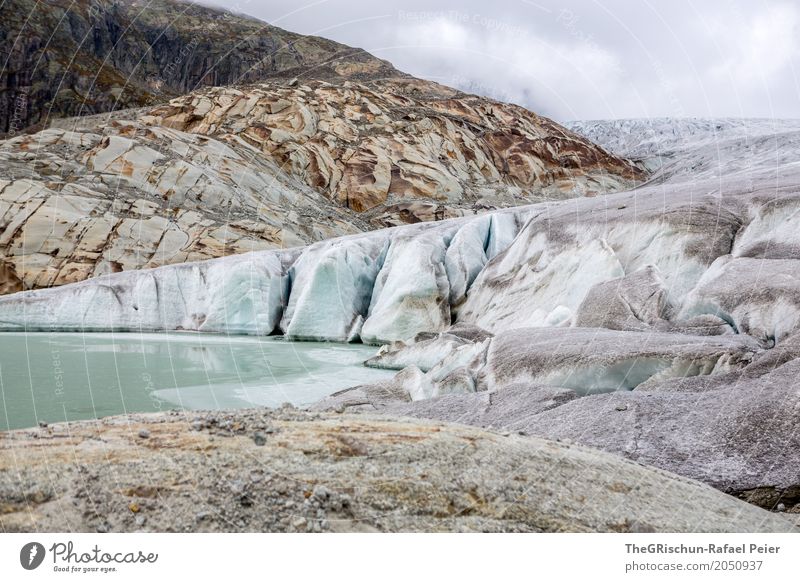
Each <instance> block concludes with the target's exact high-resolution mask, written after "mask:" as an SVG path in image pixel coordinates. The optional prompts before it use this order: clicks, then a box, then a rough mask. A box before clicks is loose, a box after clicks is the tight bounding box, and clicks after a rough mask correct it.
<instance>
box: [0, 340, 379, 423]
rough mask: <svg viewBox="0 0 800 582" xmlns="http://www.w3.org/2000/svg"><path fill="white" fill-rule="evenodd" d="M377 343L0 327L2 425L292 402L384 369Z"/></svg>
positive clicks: (365, 379)
mask: <svg viewBox="0 0 800 582" xmlns="http://www.w3.org/2000/svg"><path fill="white" fill-rule="evenodd" d="M374 351H375V349H374V348H370V347H367V346H362V345H343V344H317V343H302V342H285V341H282V340H280V339H279V338H257V337H244V336H232V337H228V336H216V335H209V334H192V333H170V334H136V333H129V334H106V333H102V334H99V333H98V334H78V333H29V334H25V333H2V334H0V395H1V396H2V399H0V430H6V429H8V428H20V427H26V426H33V425H35V424H36V423H37V422H38V421H47V422H56V421H63V420H77V419H85V418H99V417H102V416H107V415H110V414H118V413H123V412H152V411H158V410H166V409H170V408H238V407H245V406H254V405H255V406H278V405H280V404H282V403H283V402H291V403H292V404H295V405H297V406H302V405H306V404H310V403H311V402H314V401H316V400H318V399H319V398H321V397H323V396H325V395H327V394H330V393H332V392H335V391H337V390H340V389H342V388H346V387H348V386H353V385H356V384H360V383H363V382H371V381H376V380H379V379H383V378H387V377H389V376H391V372H387V371H383V370H373V369H369V368H364V367H363V366H361V362H363V360H365V359H366V358H368V357H369V356H371V355H372V354H373V353H374Z"/></svg>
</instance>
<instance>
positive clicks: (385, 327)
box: [361, 229, 454, 344]
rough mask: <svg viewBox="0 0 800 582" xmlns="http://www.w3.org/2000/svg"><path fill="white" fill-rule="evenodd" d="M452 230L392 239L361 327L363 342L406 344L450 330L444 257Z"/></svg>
mask: <svg viewBox="0 0 800 582" xmlns="http://www.w3.org/2000/svg"><path fill="white" fill-rule="evenodd" d="M453 230H454V229H448V230H445V231H444V232H439V231H434V232H432V233H431V232H426V233H424V234H420V235H416V236H403V237H396V238H395V239H394V240H392V242H391V245H390V246H389V251H388V253H387V255H386V260H385V262H384V268H383V269H381V272H380V273H379V274H378V280H377V281H376V282H375V288H374V290H373V294H372V302H371V305H370V308H369V313H368V316H367V319H366V321H364V325H363V327H362V328H361V339H362V340H363V341H364V343H376V344H378V343H385V342H388V341H392V340H398V339H399V340H403V339H408V338H412V337H414V336H415V335H416V334H417V333H419V332H422V331H440V330H444V329H446V328H447V327H448V326H449V325H450V302H449V300H448V298H449V296H450V284H449V282H448V280H447V271H446V269H445V263H444V257H445V253H446V251H447V245H448V244H449V242H450V238H451V237H452V236H453V234H454V233H453Z"/></svg>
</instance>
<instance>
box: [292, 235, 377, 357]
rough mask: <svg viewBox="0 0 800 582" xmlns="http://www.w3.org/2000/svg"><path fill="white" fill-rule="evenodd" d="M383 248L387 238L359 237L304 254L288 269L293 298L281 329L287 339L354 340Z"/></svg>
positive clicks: (313, 248) (370, 292)
mask: <svg viewBox="0 0 800 582" xmlns="http://www.w3.org/2000/svg"><path fill="white" fill-rule="evenodd" d="M388 245H389V240H388V237H358V238H355V239H344V240H341V241H333V242H331V243H329V244H328V243H323V244H317V245H314V246H312V247H310V248H309V249H308V250H306V251H305V252H304V253H303V254H302V255H301V256H300V258H299V259H298V260H297V262H296V263H295V264H294V265H292V267H291V268H290V269H289V276H290V278H291V280H292V292H291V296H290V298H289V304H288V305H287V307H286V311H285V313H284V314H283V321H282V323H281V327H282V328H283V329H284V331H285V333H286V335H287V336H288V337H289V338H290V339H301V340H323V339H324V340H331V341H341V342H344V341H352V340H355V339H357V338H358V337H359V334H360V332H361V325H362V323H363V321H364V317H365V316H366V315H367V310H368V309H369V304H370V299H371V297H372V290H373V287H374V285H375V278H376V277H377V275H378V272H379V270H380V268H381V266H382V265H383V261H384V256H385V254H386V250H387V247H388Z"/></svg>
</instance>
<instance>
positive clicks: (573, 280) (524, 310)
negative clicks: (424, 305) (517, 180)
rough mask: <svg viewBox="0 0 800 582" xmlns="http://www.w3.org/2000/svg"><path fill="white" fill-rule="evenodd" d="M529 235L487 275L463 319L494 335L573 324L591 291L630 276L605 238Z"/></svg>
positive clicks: (475, 286) (473, 293)
mask: <svg viewBox="0 0 800 582" xmlns="http://www.w3.org/2000/svg"><path fill="white" fill-rule="evenodd" d="M526 228H527V229H530V228H532V227H531V225H530V224H529V225H528V227H526ZM528 234H529V236H526V233H525V232H523V233H522V234H521V235H520V236H519V237H518V238H517V239H515V241H514V243H513V244H512V245H511V247H509V248H508V249H507V250H506V251H505V252H504V253H503V254H501V255H499V256H498V257H496V258H495V259H494V260H493V261H492V262H490V263H489V264H488V265H487V266H486V268H485V269H484V270H483V271H482V272H481V274H480V275H479V277H478V278H477V279H476V280H475V283H474V284H473V286H472V289H471V292H470V294H469V296H468V298H467V301H466V302H465V304H464V306H463V308H462V309H461V310H460V312H459V321H461V322H468V323H474V324H476V325H478V326H480V327H483V328H485V329H488V330H490V331H493V330H498V329H511V328H516V327H528V326H552V325H569V324H570V321H571V317H572V314H573V311H574V310H575V309H576V308H577V307H578V305H580V302H581V301H582V300H583V298H584V296H585V295H586V293H587V292H588V291H589V289H591V288H592V287H593V286H594V285H596V284H597V283H600V282H603V281H607V280H609V279H614V278H616V277H621V276H622V275H624V271H623V269H622V266H621V265H620V263H619V261H618V260H617V258H616V256H615V254H614V251H613V250H612V249H611V248H610V247H609V246H608V244H607V243H606V242H605V241H604V240H597V239H590V240H586V241H579V240H575V241H570V242H567V243H566V244H562V243H561V242H560V241H553V240H552V238H551V237H550V236H549V235H548V233H546V232H538V233H535V234H532V235H531V233H528Z"/></svg>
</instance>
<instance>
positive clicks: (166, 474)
mask: <svg viewBox="0 0 800 582" xmlns="http://www.w3.org/2000/svg"><path fill="white" fill-rule="evenodd" d="M583 400H588V399H583ZM566 406H569V404H567V405H564V406H562V407H559V408H556V409H555V410H556V411H557V410H559V409H563V408H564V407H566ZM543 414H547V413H543ZM618 414H619V413H618ZM627 414H629V413H624V415H627ZM217 415H218V416H219V417H220V420H221V421H224V420H232V421H234V422H238V423H241V424H243V425H248V426H255V425H258V424H275V425H277V426H279V427H280V429H281V430H280V432H279V433H277V435H276V437H275V438H274V439H269V440H268V442H267V444H266V445H265V446H264V447H263V448H261V449H259V454H258V459H254V457H253V449H252V445H251V444H250V442H249V439H248V438H247V437H246V436H244V435H241V434H238V433H237V434H234V435H233V436H232V437H231V438H228V439H218V441H217V443H215V444H214V445H213V446H210V445H209V443H208V440H207V439H208V435H206V434H205V433H197V432H187V431H186V427H185V421H184V420H182V419H181V418H180V417H175V416H169V415H168V414H166V413H164V414H151V415H127V416H121V417H110V418H107V419H103V420H102V421H100V422H97V421H87V422H77V423H71V424H70V425H69V427H68V428H69V434H70V438H69V439H64V438H60V437H58V436H56V435H55V434H45V435H42V434H40V433H39V432H38V431H36V433H35V434H34V433H32V432H30V431H14V432H13V433H9V435H10V438H6V439H0V504H2V506H3V507H4V511H3V512H2V513H0V529H2V531H5V532H20V531H28V532H30V531H34V530H35V531H65V530H70V531H77V532H80V531H115V532H118V531H119V532H123V531H137V530H139V529H140V527H141V526H139V525H137V524H136V522H135V520H134V519H131V518H130V513H129V512H124V513H123V512H120V511H119V508H120V506H124V505H127V504H128V503H130V496H131V495H134V496H137V497H146V498H147V507H148V515H147V526H148V530H150V531H156V532H160V531H208V532H215V531H216V532H219V531H231V532H244V531H248V532H253V531H316V530H317V529H319V530H322V529H323V527H322V522H323V520H324V521H326V522H327V523H328V525H329V528H330V530H332V531H519V532H522V531H549V532H556V531H583V532H587V531H617V532H619V531H674V532H693V531H708V532H714V531H717V532H722V531H740V532H760V531H774V532H778V531H785V532H789V531H797V530H796V528H795V526H794V525H793V524H792V523H791V522H789V521H788V520H786V519H784V518H783V517H782V516H783V514H780V515H778V514H770V513H768V512H766V511H764V510H762V509H760V508H758V507H755V506H753V505H750V504H747V503H744V502H743V501H740V500H737V499H735V498H733V497H730V496H727V495H724V494H722V493H720V492H719V491H715V490H714V489H712V488H711V487H708V486H707V485H703V484H700V483H698V482H695V481H690V480H687V479H684V478H681V477H677V476H675V475H672V474H669V473H666V472H664V471H660V470H657V469H652V468H648V467H644V466H642V465H639V464H636V463H632V462H629V461H626V460H624V459H621V458H619V457H617V456H614V455H609V454H607V453H604V452H601V451H597V450H592V449H588V448H584V447H580V446H568V445H565V444H562V443H556V442H551V441H545V440H541V439H538V438H533V437H521V436H518V435H514V434H509V435H508V436H501V435H499V434H497V433H493V432H487V431H485V430H481V429H477V428H474V427H467V426H458V425H453V424H441V423H431V422H425V421H411V420H408V419H398V418H396V417H388V416H383V415H382V416H370V415H364V414H360V415H349V414H322V413H316V414H309V413H303V412H301V411H297V410H295V411H289V410H285V411H265V410H243V411H238V412H235V413H228V412H220V413H217ZM156 423H157V425H158V430H159V437H160V438H161V439H163V440H164V441H167V442H169V443H170V445H171V446H165V447H158V448H149V447H147V448H145V447H137V446H136V445H135V443H132V442H131V440H130V438H129V436H128V435H129V432H130V430H131V426H133V430H139V429H145V430H150V428H152V426H153V425H155V424H156ZM56 428H58V429H60V431H63V430H65V429H66V427H58V426H57V427H56ZM97 438H102V439H103V446H102V447H96V446H89V443H91V442H96V439H97ZM198 446H201V447H203V456H204V464H203V470H202V471H198V470H197V456H198V452H197V451H198ZM11 447H13V449H14V452H15V455H13V456H12V455H11V454H9V450H10V448H11ZM28 449H30V450H33V449H35V450H36V454H35V455H34V454H30V455H27V454H22V453H23V452H24V451H26V450H28ZM12 457H13V462H11V463H10V464H9V463H3V459H12ZM42 459H46V460H47V462H46V463H43V462H42ZM254 463H256V464H258V465H260V466H262V467H264V468H269V471H270V472H271V473H272V474H273V475H274V477H273V479H272V480H271V481H270V484H269V485H265V486H259V487H248V486H247V481H246V480H243V479H242V476H243V475H247V474H248V473H249V472H250V471H251V470H252V469H253V467H254ZM76 464H79V465H81V466H84V467H85V471H84V472H82V473H79V472H76V471H75V470H74V468H75V466H76ZM187 476H188V477H190V478H189V479H187ZM311 483H313V484H314V485H313V489H311V490H310V491H309V486H308V485H306V484H311ZM30 484H39V486H40V487H46V488H49V490H50V495H51V497H50V500H49V502H47V503H45V502H44V501H45V499H46V498H45V497H42V498H41V499H38V498H34V497H32V496H30V497H25V496H22V497H20V495H19V492H20V491H30V490H32V489H31V486H30ZM232 487H233V489H236V490H239V489H240V488H241V487H244V489H241V492H240V493H236V494H234V493H233V490H232ZM339 490H353V491H356V492H357V495H354V496H352V497H351V498H349V499H348V498H346V497H345V496H341V497H339V496H337V495H335V494H333V492H335V491H339ZM243 495H246V502H245V503H243ZM304 498H305V499H306V501H308V500H309V499H312V500H313V501H314V502H313V503H309V504H306V503H303V504H295V505H293V506H291V507H287V506H286V501H288V500H299V499H304ZM37 499H38V500H37ZM315 503H316V506H315ZM53 507H57V508H59V509H58V510H57V511H53V510H52V508H53Z"/></svg>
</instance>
